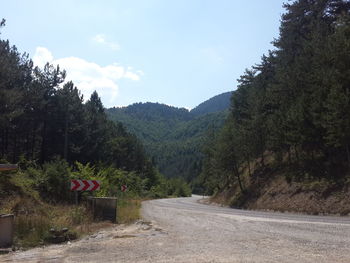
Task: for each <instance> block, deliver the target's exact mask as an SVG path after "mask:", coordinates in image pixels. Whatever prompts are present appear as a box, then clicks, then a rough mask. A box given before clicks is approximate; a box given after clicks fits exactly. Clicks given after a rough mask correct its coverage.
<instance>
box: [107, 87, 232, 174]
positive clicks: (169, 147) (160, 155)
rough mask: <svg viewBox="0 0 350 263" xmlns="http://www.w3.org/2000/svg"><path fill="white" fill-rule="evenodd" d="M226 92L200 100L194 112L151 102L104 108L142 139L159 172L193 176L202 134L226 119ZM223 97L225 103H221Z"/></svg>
mask: <svg viewBox="0 0 350 263" xmlns="http://www.w3.org/2000/svg"><path fill="white" fill-rule="evenodd" d="M228 94H229V93H224V94H221V95H219V96H216V97H214V98H213V99H210V100H208V101H206V102H204V103H202V104H200V105H199V106H198V107H196V108H195V109H196V110H195V111H194V113H193V111H188V110H187V109H184V108H176V107H172V106H168V105H164V104H159V103H150V102H147V103H135V104H132V105H130V106H127V107H121V108H110V109H107V110H106V112H107V115H108V117H109V118H110V119H111V120H113V121H116V122H121V123H123V125H125V127H126V128H127V130H128V131H129V132H131V133H133V134H135V135H136V136H137V137H138V138H139V139H140V140H141V141H142V142H143V144H144V146H145V149H146V151H147V152H148V153H149V154H150V155H151V156H152V159H153V162H154V163H155V164H156V166H157V167H158V169H159V170H160V172H161V173H163V174H165V175H166V176H168V177H178V176H181V177H184V178H186V179H188V180H192V179H193V178H195V177H196V176H197V175H198V174H199V173H200V169H201V160H202V154H201V147H202V141H203V138H204V136H205V135H206V133H207V131H208V130H210V129H211V130H213V129H214V130H217V129H219V128H221V127H222V125H223V123H224V121H225V119H226V116H227V112H228V110H227V109H228V105H229V100H230V98H229V96H227V95H228ZM225 98H226V102H227V103H226V102H225V103H223V101H225ZM217 104H221V105H217ZM222 105H227V107H225V108H222ZM220 107H221V108H220Z"/></svg>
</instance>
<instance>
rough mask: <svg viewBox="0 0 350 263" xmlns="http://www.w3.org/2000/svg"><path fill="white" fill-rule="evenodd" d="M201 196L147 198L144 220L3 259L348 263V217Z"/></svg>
mask: <svg viewBox="0 0 350 263" xmlns="http://www.w3.org/2000/svg"><path fill="white" fill-rule="evenodd" d="M199 199H200V197H198V196H197V197H192V198H176V199H162V200H153V201H147V202H144V203H143V208H142V213H143V218H144V219H143V221H139V222H137V223H135V224H132V225H128V226H126V225H121V226H115V227H112V228H109V229H105V230H102V231H99V232H98V233H96V234H94V235H92V236H89V237H86V238H84V239H82V240H80V241H77V242H73V243H71V244H64V245H52V246H48V247H45V248H36V249H32V250H28V251H22V252H14V253H11V254H8V255H5V256H0V261H1V262H11V261H12V262H319V263H321V262H350V250H349V247H350V219H349V217H327V216H306V215H295V214H283V213H267V212H254V211H244V210H236V209H230V208H223V207H218V206H208V205H204V204H199V203H198V202H197V201H198V200H199Z"/></svg>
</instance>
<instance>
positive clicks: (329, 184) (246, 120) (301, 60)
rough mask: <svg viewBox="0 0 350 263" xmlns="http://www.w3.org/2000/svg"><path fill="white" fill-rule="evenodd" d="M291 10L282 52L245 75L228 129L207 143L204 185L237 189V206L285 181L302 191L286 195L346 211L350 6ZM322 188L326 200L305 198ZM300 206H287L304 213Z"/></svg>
mask: <svg viewBox="0 0 350 263" xmlns="http://www.w3.org/2000/svg"><path fill="white" fill-rule="evenodd" d="M284 7H285V8H286V13H285V14H283V15H282V19H281V26H280V35H279V37H278V38H277V39H275V40H273V45H274V49H273V50H270V51H269V52H268V54H266V55H263V56H262V59H261V61H260V62H259V63H258V64H256V65H254V66H253V67H252V68H250V69H247V70H246V71H245V72H244V74H243V75H242V76H241V77H240V79H239V80H238V81H239V83H240V84H239V86H238V88H237V90H236V91H234V93H233V95H232V98H231V107H230V114H229V117H228V118H227V120H226V123H225V125H224V127H223V128H222V130H221V131H220V132H218V133H213V132H212V133H211V134H209V136H208V138H207V140H206V143H205V147H204V153H205V158H204V161H203V167H202V172H201V175H200V177H199V178H198V179H197V183H198V184H199V185H204V188H205V190H206V191H207V193H208V194H216V193H223V192H226V193H228V192H230V191H231V194H228V196H231V197H232V195H235V196H237V198H236V199H235V200H236V201H235V200H232V205H234V206H238V207H246V206H247V204H248V203H249V202H250V201H252V200H255V202H256V203H258V202H259V200H260V199H259V197H261V196H263V195H264V191H267V190H268V186H269V185H271V184H272V183H273V180H277V181H278V180H281V177H282V179H283V180H284V181H285V183H286V185H289V186H288V187H289V188H290V189H294V192H293V191H290V192H289V193H288V194H286V196H287V197H289V198H291V199H293V198H297V197H298V196H299V197H300V201H299V202H298V204H300V205H301V204H302V202H304V204H305V203H312V202H314V203H317V202H319V203H321V204H323V205H324V207H328V205H326V204H327V203H328V202H329V203H330V204H333V206H334V207H337V206H341V205H340V203H339V202H338V201H340V200H341V199H342V198H347V196H348V193H349V188H348V186H349V184H348V181H349V179H348V178H349V174H350V150H349V149H350V148H349V145H350V136H349V135H350V113H349V112H350V100H349V98H350V97H349V94H350V93H349V92H350V78H349V67H350V56H349V54H350V49H349V42H350V3H349V1H344V0H328V1H323V0H319V1H308V0H299V1H293V2H291V3H286V4H285V5H284ZM267 159H269V160H267ZM253 166H254V167H253ZM250 182H251V183H250ZM297 184H298V185H299V186H300V187H297V186H296V185H297ZM309 186H310V187H309ZM335 186H336V187H335ZM283 187H284V186H282V185H275V190H274V191H275V192H276V193H277V192H279V193H283V191H284V190H285V189H284V188H283ZM315 188H319V189H321V188H322V189H323V190H322V191H321V190H320V191H321V194H320V195H313V197H309V196H307V195H304V196H303V197H302V194H303V193H305V192H308V191H310V190H311V189H315ZM230 189H231V190H230ZM233 189H235V190H234V191H233ZM257 189H260V190H261V191H260V190H257ZM270 190H272V189H270ZM287 192H288V191H285V193H287ZM276 193H275V194H276ZM322 193H323V194H322ZM335 195H339V196H340V198H334V200H331V199H332V198H333V197H334V196H335ZM276 198H277V199H279V200H282V196H281V195H277V196H276ZM231 199H232V198H231ZM268 200H269V201H270V203H271V202H273V198H269V199H268ZM312 200H314V201H312ZM260 201H261V200H260ZM294 201H295V200H294ZM267 203H268V202H265V203H264V204H261V205H260V206H259V207H260V208H264V207H265V208H269V206H268V205H267ZM292 203H293V201H291V202H290V203H286V204H285V205H286V206H287V208H285V209H286V210H298V211H299V209H298V207H293V206H292ZM289 206H290V207H289ZM321 206H322V205H321ZM331 206H332V205H330V206H329V207H331ZM270 207H271V206H270ZM327 209H328V208H325V209H320V208H317V209H316V208H315V212H317V211H324V212H327ZM300 210H303V209H300ZM305 211H308V212H310V211H311V212H312V209H305ZM333 211H334V210H333V209H329V212H333ZM346 211H347V208H345V207H344V211H343V212H344V213H346Z"/></svg>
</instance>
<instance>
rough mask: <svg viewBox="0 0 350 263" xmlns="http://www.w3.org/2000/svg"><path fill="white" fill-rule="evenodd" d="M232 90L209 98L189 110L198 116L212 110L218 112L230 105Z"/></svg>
mask: <svg viewBox="0 0 350 263" xmlns="http://www.w3.org/2000/svg"><path fill="white" fill-rule="evenodd" d="M231 96H232V92H231V91H230V92H225V93H222V94H219V95H216V96H215V97H212V98H210V99H209V100H206V101H204V102H202V103H201V104H199V105H198V106H197V107H195V108H193V109H192V110H191V114H192V115H194V116H199V115H203V114H207V113H212V112H219V111H223V110H226V109H228V108H229V107H230V99H231Z"/></svg>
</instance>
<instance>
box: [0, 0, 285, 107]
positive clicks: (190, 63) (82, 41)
mask: <svg viewBox="0 0 350 263" xmlns="http://www.w3.org/2000/svg"><path fill="white" fill-rule="evenodd" d="M283 2H285V1H282V0H269V1H262V0H251V1H239V0H210V1H209V0H172V1H170V0H143V1H141V0H138V1H136V0H123V1H117V0H114V1H107V0H99V1H97V0H96V1H88V0H85V1H84V0H74V1H71V0H70V1H68V0H61V1H47V0H45V1H41V0H40V1H39V0H32V1H26V0H22V1H20V0H12V1H6V2H4V3H2V5H1V13H0V17H3V18H5V19H6V27H5V28H4V29H2V34H1V38H3V39H9V40H10V42H11V44H14V45H16V46H17V47H18V49H19V51H21V52H24V51H25V52H28V53H29V54H30V56H31V57H32V58H33V60H34V62H35V64H37V65H39V66H41V65H43V63H44V62H46V61H49V62H51V63H53V64H59V65H61V67H63V68H65V69H66V70H67V80H73V81H74V83H75V84H76V86H77V87H78V88H79V89H80V90H81V91H82V93H83V94H84V97H85V98H88V97H89V96H90V94H91V92H92V91H93V90H97V92H98V93H99V95H100V96H101V98H102V101H103V103H104V105H105V106H106V107H112V106H125V105H128V104H131V103H135V102H147V101H150V102H160V103H165V104H168V105H173V106H177V107H186V108H193V107H195V106H196V105H198V104H199V103H201V102H203V101H205V100H206V99H209V98H210V97H213V96H215V95H217V94H220V93H222V92H226V91H232V90H234V89H235V88H236V85H237V81H236V80H237V78H239V76H240V75H241V74H242V73H243V72H244V70H245V68H249V67H251V66H252V65H254V64H255V63H259V61H260V58H261V56H262V55H263V54H264V53H266V52H267V51H268V50H269V49H272V48H273V47H272V45H271V41H272V40H273V39H274V38H277V37H278V29H279V23H280V17H281V15H282V13H283V12H284V10H283V8H282V4H283Z"/></svg>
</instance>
